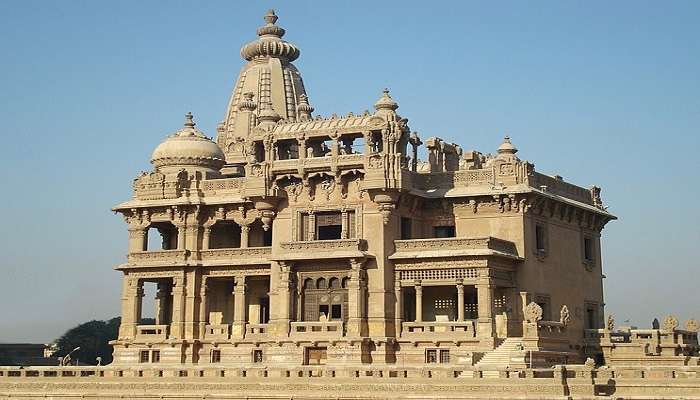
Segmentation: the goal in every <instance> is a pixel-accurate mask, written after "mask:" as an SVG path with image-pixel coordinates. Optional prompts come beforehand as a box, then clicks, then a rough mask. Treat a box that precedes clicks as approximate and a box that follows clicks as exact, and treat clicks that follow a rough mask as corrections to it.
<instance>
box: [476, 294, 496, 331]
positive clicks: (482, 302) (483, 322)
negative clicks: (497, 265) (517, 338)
mask: <svg viewBox="0 0 700 400" xmlns="http://www.w3.org/2000/svg"><path fill="white" fill-rule="evenodd" d="M493 291H494V286H493V285H492V284H491V283H490V282H489V283H479V284H477V285H476V294H477V298H478V300H477V301H478V303H479V305H478V307H479V317H478V325H479V330H478V335H479V336H480V337H482V338H492V337H493Z"/></svg>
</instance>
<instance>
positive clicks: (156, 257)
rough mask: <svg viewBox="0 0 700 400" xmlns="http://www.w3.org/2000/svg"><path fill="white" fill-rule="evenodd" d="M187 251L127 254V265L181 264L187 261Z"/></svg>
mask: <svg viewBox="0 0 700 400" xmlns="http://www.w3.org/2000/svg"><path fill="white" fill-rule="evenodd" d="M189 254H190V252H189V251H188V250H158V251H136V252H132V253H129V256H128V261H129V264H141V263H143V264H182V263H184V262H185V261H187V257H188V256H189Z"/></svg>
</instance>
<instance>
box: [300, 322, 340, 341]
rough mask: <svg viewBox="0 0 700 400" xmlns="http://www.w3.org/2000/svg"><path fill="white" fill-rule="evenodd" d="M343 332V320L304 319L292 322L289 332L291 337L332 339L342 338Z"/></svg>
mask: <svg viewBox="0 0 700 400" xmlns="http://www.w3.org/2000/svg"><path fill="white" fill-rule="evenodd" d="M344 335H345V333H344V324H343V321H326V322H321V321H316V322H313V321H305V322H292V323H291V332H290V334H289V336H290V337H292V338H297V339H298V338H323V339H334V338H342V337H343V336H344Z"/></svg>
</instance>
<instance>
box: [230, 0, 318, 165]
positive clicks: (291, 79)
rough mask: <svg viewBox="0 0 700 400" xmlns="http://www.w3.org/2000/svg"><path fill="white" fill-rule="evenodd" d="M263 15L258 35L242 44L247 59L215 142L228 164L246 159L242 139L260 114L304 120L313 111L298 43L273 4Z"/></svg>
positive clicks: (256, 123) (262, 116)
mask: <svg viewBox="0 0 700 400" xmlns="http://www.w3.org/2000/svg"><path fill="white" fill-rule="evenodd" d="M264 19H265V22H266V24H265V25H264V26H261V27H260V28H258V31H257V33H258V39H257V40H255V41H252V42H250V43H248V44H246V45H244V46H243V47H242V48H241V56H242V57H243V58H244V59H245V60H246V61H248V63H247V64H246V65H245V66H243V69H241V72H240V74H239V75H238V80H237V81H236V85H235V86H234V88H233V93H232V94H231V98H230V100H229V102H228V107H227V108H226V115H225V117H224V120H223V122H221V124H219V126H218V128H217V139H216V142H217V143H218V144H219V146H220V147H221V148H222V150H223V151H224V153H225V154H226V161H227V163H228V164H239V165H240V164H243V163H245V150H244V149H245V148H244V145H243V144H244V143H245V141H246V140H247V138H248V136H249V134H250V131H251V130H252V128H254V127H255V126H257V125H258V122H259V121H260V120H261V119H265V118H268V120H273V121H277V120H280V119H284V120H288V121H303V120H305V119H308V117H309V116H310V115H311V112H312V111H313V107H311V106H310V105H309V103H308V97H307V96H306V90H305V89H304V83H303V81H302V79H301V74H300V73H299V70H297V69H296V67H295V66H294V65H293V64H292V61H294V60H296V59H297V58H298V57H299V53H300V52H299V49H298V48H297V47H296V46H295V45H293V44H291V43H288V42H286V41H284V40H283V39H282V37H283V36H284V34H285V30H284V29H282V28H281V27H279V26H277V25H275V24H276V22H277V16H276V15H275V12H274V11H273V10H270V11H268V13H267V14H266V15H265V17H264Z"/></svg>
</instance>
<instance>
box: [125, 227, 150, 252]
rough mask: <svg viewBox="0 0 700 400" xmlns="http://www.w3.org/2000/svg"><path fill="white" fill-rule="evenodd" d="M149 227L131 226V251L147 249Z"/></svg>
mask: <svg viewBox="0 0 700 400" xmlns="http://www.w3.org/2000/svg"><path fill="white" fill-rule="evenodd" d="M146 232H147V229H146V228H144V227H141V226H129V253H134V252H137V251H146V250H147V245H146Z"/></svg>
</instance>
